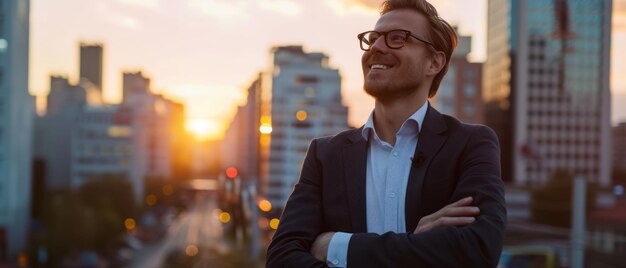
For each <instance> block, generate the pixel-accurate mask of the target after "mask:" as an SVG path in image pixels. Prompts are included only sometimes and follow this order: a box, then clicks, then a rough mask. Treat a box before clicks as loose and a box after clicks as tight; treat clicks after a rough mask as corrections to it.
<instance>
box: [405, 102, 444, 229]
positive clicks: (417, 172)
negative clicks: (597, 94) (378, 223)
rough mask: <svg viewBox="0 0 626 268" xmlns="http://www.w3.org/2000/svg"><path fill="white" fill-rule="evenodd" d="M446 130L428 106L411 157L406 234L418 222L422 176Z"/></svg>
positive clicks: (406, 201)
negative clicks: (412, 162) (412, 161)
mask: <svg viewBox="0 0 626 268" xmlns="http://www.w3.org/2000/svg"><path fill="white" fill-rule="evenodd" d="M447 129H448V128H447V125H446V122H445V121H444V120H443V116H442V115H441V114H440V113H439V112H438V111H437V110H435V109H434V108H432V106H430V105H429V106H428V111H427V112H426V116H425V118H424V122H423V123H422V127H421V130H420V133H419V138H418V141H417V147H416V148H415V153H414V155H413V159H414V164H413V166H412V167H411V171H410V173H409V181H408V183H407V189H406V200H405V214H404V215H405V223H406V228H407V232H413V231H414V230H415V227H417V223H418V222H419V218H418V217H419V215H420V214H421V213H420V211H421V210H422V208H423V206H424V204H420V202H421V200H420V199H421V198H422V184H423V183H424V179H425V177H424V176H425V175H426V171H427V170H428V166H429V165H430V162H431V160H432V159H433V157H434V156H435V154H437V152H438V151H439V149H440V148H441V146H442V145H443V144H444V142H445V141H446V138H447V136H446V135H444V132H445V131H446V130H447Z"/></svg>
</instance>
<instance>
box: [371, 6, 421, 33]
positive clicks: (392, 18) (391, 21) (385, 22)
mask: <svg viewBox="0 0 626 268" xmlns="http://www.w3.org/2000/svg"><path fill="white" fill-rule="evenodd" d="M427 24H428V22H427V21H426V18H425V17H424V15H422V14H421V13H419V12H418V11H416V10H413V9H396V10H391V11H389V12H387V13H385V14H383V15H382V16H380V18H379V19H378V21H377V22H376V25H375V26H374V29H376V30H381V31H388V30H393V29H403V30H409V31H411V32H414V33H422V32H423V33H426V32H425V29H426V26H427Z"/></svg>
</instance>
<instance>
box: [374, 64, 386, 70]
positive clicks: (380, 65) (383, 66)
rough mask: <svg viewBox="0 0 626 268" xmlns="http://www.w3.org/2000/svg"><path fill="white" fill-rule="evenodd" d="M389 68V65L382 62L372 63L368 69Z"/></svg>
mask: <svg viewBox="0 0 626 268" xmlns="http://www.w3.org/2000/svg"><path fill="white" fill-rule="evenodd" d="M389 68H390V66H388V65H383V64H372V65H370V69H372V70H375V69H382V70H385V69H389Z"/></svg>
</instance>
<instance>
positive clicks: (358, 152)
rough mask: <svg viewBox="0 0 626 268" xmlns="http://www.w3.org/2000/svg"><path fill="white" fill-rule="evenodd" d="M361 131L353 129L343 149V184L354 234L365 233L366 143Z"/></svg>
mask: <svg viewBox="0 0 626 268" xmlns="http://www.w3.org/2000/svg"><path fill="white" fill-rule="evenodd" d="M361 129H362V128H359V129H355V130H354V131H353V132H352V133H351V134H350V135H349V136H348V139H349V143H348V144H346V145H345V146H344V147H343V165H344V169H343V170H344V171H345V174H344V176H345V180H344V182H345V183H346V185H345V189H346V192H347V194H348V203H349V206H350V213H349V214H350V219H351V221H352V228H353V229H354V230H353V231H354V232H355V233H365V232H367V216H366V215H367V214H366V209H367V205H366V202H365V176H366V170H367V142H366V141H365V139H364V138H363V137H362V136H361Z"/></svg>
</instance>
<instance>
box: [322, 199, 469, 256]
mask: <svg viewBox="0 0 626 268" xmlns="http://www.w3.org/2000/svg"><path fill="white" fill-rule="evenodd" d="M473 200H474V199H473V198H472V197H466V198H463V199H461V200H459V201H456V202H454V203H452V204H450V205H447V206H445V207H443V208H442V209H440V210H438V211H437V212H435V213H433V214H430V215H428V216H425V217H423V218H421V219H420V221H419V223H418V224H417V227H416V228H415V231H414V232H413V233H415V234H419V233H421V232H426V231H428V230H431V229H433V228H436V227H443V226H463V225H467V224H470V223H472V222H474V220H475V218H474V216H478V215H479V214H480V209H479V208H478V207H472V206H470V204H471V203H472V201H473ZM318 239H319V236H318ZM315 242H317V240H316V241H315ZM313 246H315V244H314V245H313Z"/></svg>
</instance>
